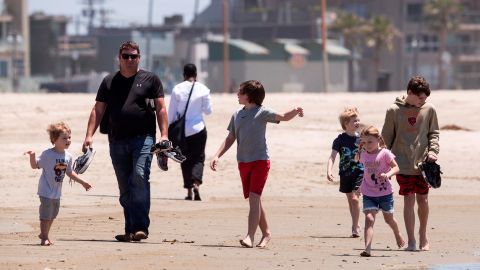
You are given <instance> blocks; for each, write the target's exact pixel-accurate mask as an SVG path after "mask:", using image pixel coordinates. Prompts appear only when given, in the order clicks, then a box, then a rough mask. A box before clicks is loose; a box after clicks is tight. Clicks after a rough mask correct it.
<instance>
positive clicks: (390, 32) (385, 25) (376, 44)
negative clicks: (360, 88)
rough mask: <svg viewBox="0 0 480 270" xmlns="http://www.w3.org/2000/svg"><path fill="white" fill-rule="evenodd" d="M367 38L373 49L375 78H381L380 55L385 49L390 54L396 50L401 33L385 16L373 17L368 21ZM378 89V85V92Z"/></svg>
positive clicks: (368, 44) (369, 45)
mask: <svg viewBox="0 0 480 270" xmlns="http://www.w3.org/2000/svg"><path fill="white" fill-rule="evenodd" d="M365 28H366V30H365V36H366V38H367V46H368V47H371V48H373V63H374V68H375V78H376V79H377V80H378V78H379V77H380V53H381V51H382V49H383V48H386V49H387V50H388V51H389V52H390V51H392V50H393V49H394V40H395V38H397V37H400V36H401V34H400V31H398V29H397V28H395V26H393V25H392V23H390V21H389V20H388V19H387V18H385V17H383V16H373V17H372V18H371V19H370V20H368V22H367V24H366V26H365ZM378 90H380V89H378V85H377V91H378Z"/></svg>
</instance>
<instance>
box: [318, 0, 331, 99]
mask: <svg viewBox="0 0 480 270" xmlns="http://www.w3.org/2000/svg"><path fill="white" fill-rule="evenodd" d="M320 2H321V3H320V4H321V17H322V24H321V27H322V62H323V89H325V92H328V86H329V84H330V70H329V67H328V53H327V21H326V19H325V13H326V10H327V3H326V2H327V0H320Z"/></svg>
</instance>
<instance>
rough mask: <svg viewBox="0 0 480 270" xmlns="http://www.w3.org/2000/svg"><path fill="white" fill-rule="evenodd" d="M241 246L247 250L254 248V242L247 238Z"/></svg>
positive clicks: (241, 242)
mask: <svg viewBox="0 0 480 270" xmlns="http://www.w3.org/2000/svg"><path fill="white" fill-rule="evenodd" d="M240 245H242V246H243V247H246V248H253V243H252V240H250V237H248V236H247V237H245V239H242V240H240Z"/></svg>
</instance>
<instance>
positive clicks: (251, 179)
mask: <svg viewBox="0 0 480 270" xmlns="http://www.w3.org/2000/svg"><path fill="white" fill-rule="evenodd" d="M237 96H238V103H240V104H242V105H244V107H243V108H241V109H239V110H237V111H236V112H235V113H234V114H233V116H232V118H231V119H230V124H229V125H228V131H229V133H228V136H227V137H226V138H225V141H224V142H223V143H222V144H221V145H220V148H219V149H218V151H217V153H216V154H215V156H214V157H213V159H212V161H211V162H210V168H211V169H212V170H214V171H216V170H217V165H218V159H219V158H220V157H221V156H222V155H223V154H225V152H227V150H228V149H229V148H230V147H231V146H232V144H233V143H234V142H235V140H237V161H238V170H239V171H240V178H241V180H242V187H243V196H244V197H245V199H247V198H248V200H249V203H250V211H249V214H248V233H247V235H246V236H245V238H243V239H242V240H240V244H241V245H242V246H244V247H247V248H251V247H253V243H254V236H255V232H256V230H257V227H260V230H261V231H262V238H261V239H260V241H259V243H258V244H257V247H260V248H264V247H266V246H267V244H268V242H269V241H270V238H271V233H270V229H269V227H268V222H267V216H266V213H265V209H264V208H263V205H262V201H261V195H262V191H263V187H264V186H265V183H266V181H267V176H268V171H269V169H270V160H269V156H268V151H267V144H266V140H265V131H266V127H267V123H279V122H280V121H289V120H290V119H292V118H294V117H295V116H297V115H298V116H300V117H302V116H303V109H302V108H300V107H295V108H293V109H292V110H290V111H288V112H286V113H284V114H278V113H276V112H275V111H273V110H272V109H269V108H266V107H264V106H262V102H263V99H264V98H265V89H264V88H263V85H262V84H261V83H260V82H259V81H255V80H250V81H246V82H243V83H242V84H241V85H240V88H239V89H238V93H237Z"/></svg>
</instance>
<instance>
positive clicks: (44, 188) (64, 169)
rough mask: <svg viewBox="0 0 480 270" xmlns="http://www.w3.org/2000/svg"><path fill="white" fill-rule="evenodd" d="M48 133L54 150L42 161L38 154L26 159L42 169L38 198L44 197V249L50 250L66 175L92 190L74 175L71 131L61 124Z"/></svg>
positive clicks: (32, 154) (42, 157) (30, 152)
mask: <svg viewBox="0 0 480 270" xmlns="http://www.w3.org/2000/svg"><path fill="white" fill-rule="evenodd" d="M47 132H48V133H49V135H50V141H51V142H52V144H53V148H50V149H47V150H45V151H43V153H42V154H41V155H40V157H39V158H38V159H37V158H36V157H35V152H34V151H31V150H29V151H27V152H25V155H29V156H30V166H31V167H32V169H42V175H41V176H40V180H39V182H38V192H37V194H38V196H39V197H40V207H39V213H40V234H39V235H38V237H39V238H40V239H41V242H40V245H42V246H50V245H52V244H53V242H52V241H50V238H49V235H48V234H49V232H50V227H51V226H52V223H53V220H54V219H55V218H56V217H57V214H58V210H59V208H60V196H61V194H62V182H63V179H64V178H65V174H66V175H68V176H69V177H70V178H71V179H72V180H73V181H75V182H77V183H80V184H81V185H82V186H83V187H84V188H85V190H87V191H88V190H90V188H91V186H90V184H89V183H87V182H85V181H83V180H82V179H80V177H78V175H77V174H76V173H75V172H74V171H73V161H72V159H73V157H72V155H71V154H70V153H68V152H67V151H65V149H68V147H69V146H70V143H71V139H70V138H71V137H70V135H71V131H70V128H69V127H68V126H67V124H65V123H63V122H60V123H57V124H51V125H50V126H49V127H48V129H47Z"/></svg>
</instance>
